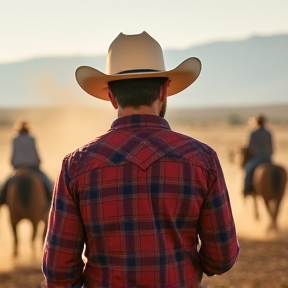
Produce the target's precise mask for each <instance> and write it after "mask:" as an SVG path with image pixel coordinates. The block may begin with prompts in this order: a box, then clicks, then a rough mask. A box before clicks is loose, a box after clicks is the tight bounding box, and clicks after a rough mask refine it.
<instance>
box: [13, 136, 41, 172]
mask: <svg viewBox="0 0 288 288" xmlns="http://www.w3.org/2000/svg"><path fill="white" fill-rule="evenodd" d="M12 145H13V148H12V159H11V162H12V165H13V166H14V167H17V166H35V167H37V166H38V165H39V162H40V160H39V156H38V153H37V150H36V145H35V139H34V138H33V137H32V136H31V135H30V134H29V133H19V135H18V136H17V137H15V138H14V139H13V143H12Z"/></svg>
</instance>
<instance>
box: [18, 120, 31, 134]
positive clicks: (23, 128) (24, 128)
mask: <svg viewBox="0 0 288 288" xmlns="http://www.w3.org/2000/svg"><path fill="white" fill-rule="evenodd" d="M14 129H15V130H16V131H18V132H19V133H21V132H29V130H30V126H29V124H28V122H26V121H21V122H17V123H16V124H15V125H14Z"/></svg>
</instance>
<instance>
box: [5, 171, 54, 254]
mask: <svg viewBox="0 0 288 288" xmlns="http://www.w3.org/2000/svg"><path fill="white" fill-rule="evenodd" d="M6 204H7V206H8V209H9V212H10V220H11V226H12V231H13V235H14V256H17V254H18V236H17V229H16V228H17V224H18V223H19V221H20V220H22V219H28V220H30V222H31V223H32V227H33V233H32V238H31V240H32V243H33V242H34V240H35V237H36V233H37V228H38V224H39V222H40V221H44V225H45V226H44V232H43V241H44V238H45V235H46V229H47V222H48V210H49V203H48V199H47V196H46V193H45V187H44V184H43V181H42V179H41V178H40V176H39V175H37V174H36V172H33V171H30V170H28V169H20V170H18V171H17V172H16V174H15V176H14V177H13V180H11V181H10V183H9V185H8V187H7V196H6Z"/></svg>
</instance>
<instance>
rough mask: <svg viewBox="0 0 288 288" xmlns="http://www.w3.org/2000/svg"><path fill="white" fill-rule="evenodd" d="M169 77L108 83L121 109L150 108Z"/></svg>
mask: <svg viewBox="0 0 288 288" xmlns="http://www.w3.org/2000/svg"><path fill="white" fill-rule="evenodd" d="M167 80H168V78H167V77H157V78H137V79H124V80H116V81H111V82H109V83H108V87H109V88H110V90H111V91H112V93H113V96H114V97H115V98H116V100H117V103H118V104H119V106H120V107H122V108H126V107H134V108H136V107H139V106H148V107H150V106H151V105H152V104H153V102H155V101H156V100H157V98H158V96H159V92H160V88H161V86H162V85H163V84H164V83H165V82H166V81H167Z"/></svg>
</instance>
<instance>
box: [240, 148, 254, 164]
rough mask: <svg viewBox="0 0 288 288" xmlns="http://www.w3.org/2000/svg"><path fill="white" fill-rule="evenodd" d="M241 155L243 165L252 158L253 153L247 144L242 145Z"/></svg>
mask: <svg viewBox="0 0 288 288" xmlns="http://www.w3.org/2000/svg"><path fill="white" fill-rule="evenodd" d="M240 155H241V156H242V159H241V166H242V167H244V166H245V164H246V163H247V162H248V161H249V160H250V159H251V157H252V155H251V153H250V151H249V149H248V147H247V146H242V147H240Z"/></svg>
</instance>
